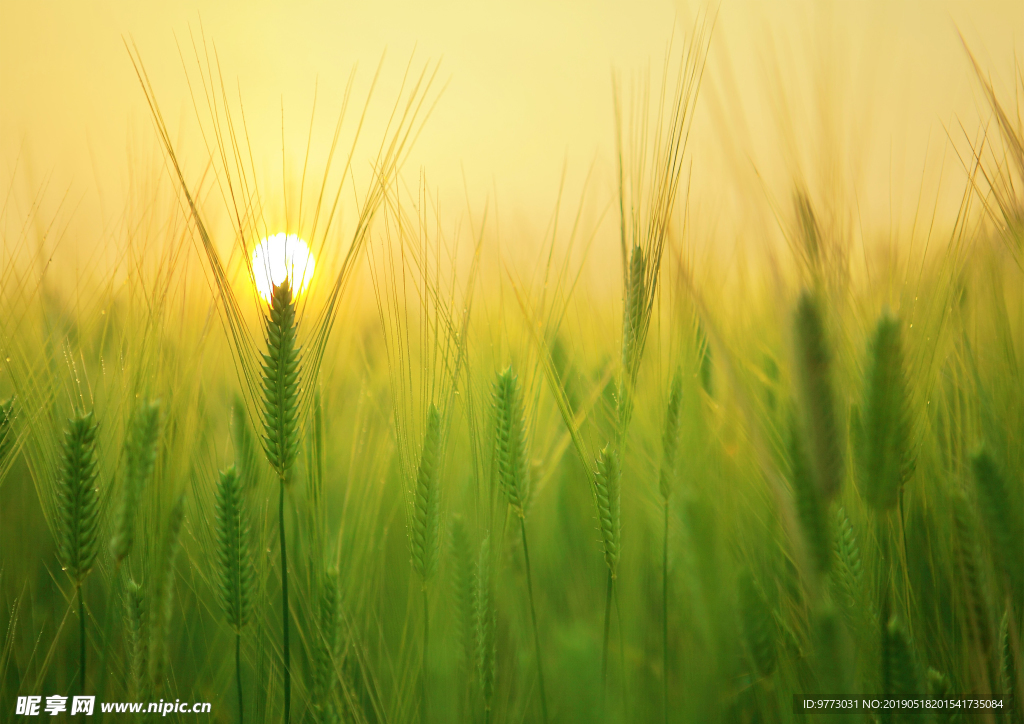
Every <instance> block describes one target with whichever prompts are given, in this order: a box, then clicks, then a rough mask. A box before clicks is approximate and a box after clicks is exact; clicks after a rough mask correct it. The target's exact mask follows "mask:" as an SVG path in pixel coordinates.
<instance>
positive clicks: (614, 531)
mask: <svg viewBox="0 0 1024 724" xmlns="http://www.w3.org/2000/svg"><path fill="white" fill-rule="evenodd" d="M621 478H622V468H621V467H620V465H619V455H618V453H616V452H615V449H614V448H613V447H611V445H605V446H604V448H602V450H601V454H600V455H599V456H598V458H597V474H596V475H595V476H594V496H595V499H596V501H597V517H598V522H599V524H600V526H601V544H602V547H603V549H604V562H605V564H606V565H607V566H608V585H607V587H606V594H605V606H604V643H603V645H602V647H601V681H602V683H603V686H605V687H607V685H608V634H609V632H610V630H611V613H612V594H613V592H614V586H615V578H616V576H617V568H618V565H619V554H620V553H621V542H622V541H621V536H622V507H621V500H622V490H621Z"/></svg>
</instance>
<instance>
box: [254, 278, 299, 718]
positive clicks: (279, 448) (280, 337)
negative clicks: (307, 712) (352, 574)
mask: <svg viewBox="0 0 1024 724" xmlns="http://www.w3.org/2000/svg"><path fill="white" fill-rule="evenodd" d="M265 321H266V325H265V326H266V336H267V340H266V341H267V351H266V353H265V354H264V355H263V430H264V438H263V450H264V452H265V453H266V456H267V460H268V461H269V462H270V465H271V467H273V468H274V472H276V473H277V478H278V482H279V483H280V486H279V488H280V490H279V491H278V517H277V518H278V539H279V541H280V545H281V608H282V613H281V616H282V625H281V628H282V638H281V643H282V646H281V653H282V656H283V659H284V666H283V674H284V677H283V678H284V721H285V724H288V721H289V717H290V713H291V701H292V674H291V653H290V649H289V640H288V638H289V637H288V628H289V618H290V613H289V610H288V547H287V538H286V536H285V527H284V489H285V486H286V485H287V484H288V483H289V482H290V481H291V475H292V466H293V465H294V464H295V458H296V456H297V455H298V451H299V376H300V371H301V370H300V362H301V354H300V350H299V347H298V345H297V344H296V332H297V324H296V320H295V303H294V300H293V299H292V289H291V285H290V284H289V282H288V279H287V278H286V279H285V280H284V281H283V282H281V283H280V284H278V285H276V286H274V288H273V290H272V292H271V295H270V311H269V314H267V316H266V320H265Z"/></svg>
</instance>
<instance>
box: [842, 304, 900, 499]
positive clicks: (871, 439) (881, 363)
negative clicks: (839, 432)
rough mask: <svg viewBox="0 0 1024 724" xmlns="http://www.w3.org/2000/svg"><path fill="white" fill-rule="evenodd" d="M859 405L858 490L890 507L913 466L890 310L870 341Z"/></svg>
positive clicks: (895, 323) (897, 325)
mask: <svg viewBox="0 0 1024 724" xmlns="http://www.w3.org/2000/svg"><path fill="white" fill-rule="evenodd" d="M863 411H864V417H863V419H859V420H858V423H859V425H858V426H857V427H859V428H860V429H859V430H858V431H857V435H858V437H859V441H860V443H861V444H862V445H863V448H862V453H861V455H856V454H855V455H854V457H855V459H858V462H859V463H860V467H862V468H863V469H862V470H861V475H860V483H861V487H862V493H863V495H864V499H865V500H866V501H867V503H868V505H870V506H871V507H872V508H874V509H875V510H880V511H882V510H888V509H890V508H893V507H895V506H896V503H897V501H898V500H899V495H900V491H901V490H902V489H903V484H904V483H905V482H906V481H907V479H908V478H909V477H910V475H911V473H912V472H913V470H914V457H913V454H912V451H911V439H910V411H909V394H908V391H907V377H906V373H905V372H904V369H903V344H902V340H901V335H900V323H899V321H898V320H896V319H894V318H893V317H891V316H889V315H888V314H885V315H882V318H881V319H879V320H878V326H877V327H876V328H875V335H874V337H873V339H872V342H871V352H870V359H869V362H868V372H867V384H866V387H865V391H864V407H863Z"/></svg>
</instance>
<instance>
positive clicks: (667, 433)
mask: <svg viewBox="0 0 1024 724" xmlns="http://www.w3.org/2000/svg"><path fill="white" fill-rule="evenodd" d="M682 409H683V375H682V372H681V370H680V369H679V368H678V367H677V368H676V371H675V373H674V374H673V375H672V386H671V387H670V388H669V393H668V406H667V407H666V408H665V427H664V430H663V432H662V435H661V471H660V474H659V476H658V489H659V491H660V492H661V497H662V499H663V500H666V501H667V500H668V498H669V495H671V493H672V478H673V471H674V469H675V463H676V449H677V448H678V447H679V419H680V415H681V413H682Z"/></svg>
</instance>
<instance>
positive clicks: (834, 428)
mask: <svg viewBox="0 0 1024 724" xmlns="http://www.w3.org/2000/svg"><path fill="white" fill-rule="evenodd" d="M794 327H795V332H796V335H795V336H796V354H797V373H798V378H797V382H798V386H799V390H800V393H801V402H802V403H803V410H804V418H805V419H804V423H805V424H804V432H805V433H806V435H807V438H808V442H809V443H810V444H809V448H810V449H809V453H810V460H811V469H812V470H813V473H814V480H815V483H816V484H817V486H818V489H819V491H820V495H821V498H822V500H823V501H824V502H825V503H826V504H827V503H828V502H829V501H830V500H832V498H833V497H835V495H836V494H837V493H838V492H839V488H840V485H841V483H842V478H843V449H842V443H841V437H840V434H839V418H838V416H837V412H836V396H835V390H834V389H833V383H832V352H831V349H830V347H829V344H828V339H827V336H826V334H825V322H824V318H823V315H822V310H821V304H820V302H819V301H818V300H817V298H816V297H814V296H813V295H812V294H811V293H809V292H804V293H803V294H802V295H801V296H800V301H799V303H798V304H797V310H796V318H795V324H794Z"/></svg>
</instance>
